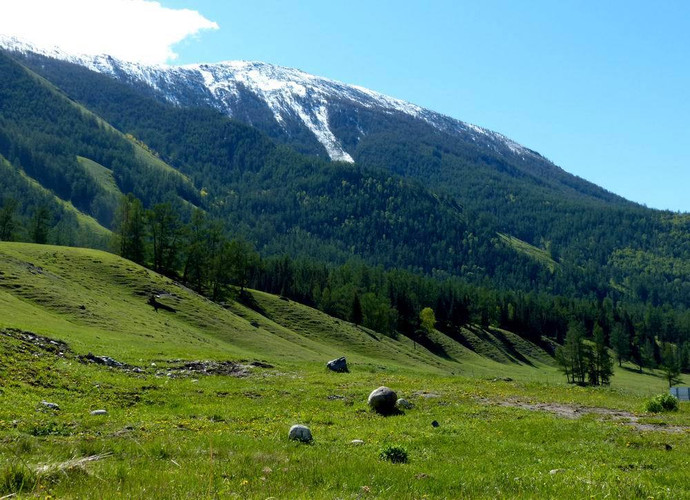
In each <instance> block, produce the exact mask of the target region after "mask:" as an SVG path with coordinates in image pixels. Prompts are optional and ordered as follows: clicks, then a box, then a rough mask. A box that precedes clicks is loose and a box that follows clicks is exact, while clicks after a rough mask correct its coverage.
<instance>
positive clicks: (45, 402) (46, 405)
mask: <svg viewBox="0 0 690 500" xmlns="http://www.w3.org/2000/svg"><path fill="white" fill-rule="evenodd" d="M41 404H42V405H43V406H45V407H46V408H49V409H51V410H59V409H60V407H59V406H58V405H57V404H55V403H49V402H48V401H41Z"/></svg>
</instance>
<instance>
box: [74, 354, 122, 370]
mask: <svg viewBox="0 0 690 500" xmlns="http://www.w3.org/2000/svg"><path fill="white" fill-rule="evenodd" d="M80 359H81V361H83V362H89V363H96V364H98V365H105V366H110V367H111V368H125V367H126V366H127V365H125V364H124V363H120V362H119V361H117V360H115V359H113V358H111V357H110V356H94V355H93V354H92V353H88V354H87V355H86V356H81V357H80Z"/></svg>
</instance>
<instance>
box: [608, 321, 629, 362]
mask: <svg viewBox="0 0 690 500" xmlns="http://www.w3.org/2000/svg"><path fill="white" fill-rule="evenodd" d="M630 343H631V339H630V336H629V335H628V332H627V331H626V330H625V328H624V327H623V326H622V325H620V324H616V325H615V326H614V327H613V330H612V331H611V347H612V348H613V351H614V352H615V353H616V359H617V360H618V366H623V361H627V360H628V359H630V355H631V352H632V351H631V348H630Z"/></svg>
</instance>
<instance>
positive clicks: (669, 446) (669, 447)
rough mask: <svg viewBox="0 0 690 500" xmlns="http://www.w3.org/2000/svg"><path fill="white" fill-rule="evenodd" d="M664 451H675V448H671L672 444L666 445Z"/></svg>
mask: <svg viewBox="0 0 690 500" xmlns="http://www.w3.org/2000/svg"><path fill="white" fill-rule="evenodd" d="M664 449H665V450H666V451H671V450H672V449H673V446H671V445H670V444H668V443H667V444H665V445H664Z"/></svg>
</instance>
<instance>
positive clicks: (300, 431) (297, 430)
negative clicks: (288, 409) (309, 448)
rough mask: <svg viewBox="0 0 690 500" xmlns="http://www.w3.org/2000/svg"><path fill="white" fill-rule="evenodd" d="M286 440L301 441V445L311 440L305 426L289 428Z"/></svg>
mask: <svg viewBox="0 0 690 500" xmlns="http://www.w3.org/2000/svg"><path fill="white" fill-rule="evenodd" d="M288 439H290V440H292V441H301V442H303V443H310V442H311V440H312V436H311V431H310V430H309V427H307V426H306V425H293V426H292V427H290V432H289V433H288Z"/></svg>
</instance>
